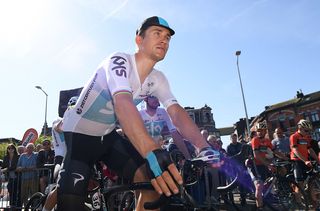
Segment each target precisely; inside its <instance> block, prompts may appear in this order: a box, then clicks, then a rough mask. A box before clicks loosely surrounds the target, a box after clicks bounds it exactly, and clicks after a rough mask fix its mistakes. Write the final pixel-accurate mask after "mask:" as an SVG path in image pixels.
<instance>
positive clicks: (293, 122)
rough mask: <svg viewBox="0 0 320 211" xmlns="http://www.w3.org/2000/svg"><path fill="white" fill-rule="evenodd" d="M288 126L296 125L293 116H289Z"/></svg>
mask: <svg viewBox="0 0 320 211" xmlns="http://www.w3.org/2000/svg"><path fill="white" fill-rule="evenodd" d="M289 126H290V127H295V126H296V123H295V121H294V118H293V117H290V118H289Z"/></svg>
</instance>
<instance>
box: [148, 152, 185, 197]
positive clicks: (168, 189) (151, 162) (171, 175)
mask: <svg viewBox="0 0 320 211" xmlns="http://www.w3.org/2000/svg"><path fill="white" fill-rule="evenodd" d="M146 159H147V170H148V171H149V173H150V176H151V178H152V180H151V184H152V186H153V187H154V188H155V190H156V191H157V192H158V193H159V194H162V193H164V194H165V195H166V196H170V195H171V193H174V194H176V193H178V192H179V189H178V187H177V185H176V183H175V181H176V182H177V183H178V184H182V177H181V175H180V173H179V171H178V169H177V168H176V166H175V165H174V164H173V162H172V160H171V157H170V155H169V153H168V152H166V151H165V150H162V149H156V150H153V151H152V152H149V153H148V155H147V157H146Z"/></svg>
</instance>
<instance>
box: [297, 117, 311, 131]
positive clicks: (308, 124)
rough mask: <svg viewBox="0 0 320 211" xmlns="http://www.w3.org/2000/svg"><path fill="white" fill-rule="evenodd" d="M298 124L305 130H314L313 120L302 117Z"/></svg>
mask: <svg viewBox="0 0 320 211" xmlns="http://www.w3.org/2000/svg"><path fill="white" fill-rule="evenodd" d="M298 126H300V127H301V128H302V129H305V130H312V124H311V122H310V121H308V120H305V119H301V120H300V121H299V122H298Z"/></svg>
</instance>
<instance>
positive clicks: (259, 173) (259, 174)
mask: <svg viewBox="0 0 320 211" xmlns="http://www.w3.org/2000/svg"><path fill="white" fill-rule="evenodd" d="M264 167H265V166H263V165H256V171H253V172H252V173H253V174H254V186H255V189H256V191H255V197H256V206H257V207H258V208H262V207H263V206H264V204H263V197H262V192H263V181H264V178H265V168H264Z"/></svg>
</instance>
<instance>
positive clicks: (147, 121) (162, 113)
mask: <svg viewBox="0 0 320 211" xmlns="http://www.w3.org/2000/svg"><path fill="white" fill-rule="evenodd" d="M139 112H140V115H141V117H142V120H143V122H144V125H145V127H146V129H147V131H148V133H149V134H150V135H151V136H152V138H153V139H154V140H156V141H158V140H159V138H160V137H161V134H162V132H163V129H164V128H165V126H167V127H168V130H169V132H173V131H175V129H176V128H175V127H174V126H173V124H172V122H171V119H170V117H169V115H168V113H167V111H166V110H165V109H164V108H157V111H156V113H155V114H154V115H153V116H150V115H149V114H148V113H147V111H146V110H140V111H139Z"/></svg>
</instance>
